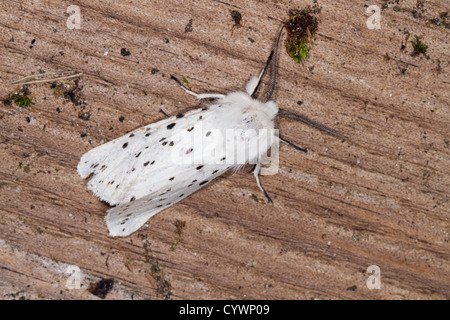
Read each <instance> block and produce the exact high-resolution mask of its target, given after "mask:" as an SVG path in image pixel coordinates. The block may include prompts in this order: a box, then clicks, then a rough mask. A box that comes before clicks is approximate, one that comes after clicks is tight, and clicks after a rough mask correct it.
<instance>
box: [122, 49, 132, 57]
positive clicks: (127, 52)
mask: <svg viewBox="0 0 450 320" xmlns="http://www.w3.org/2000/svg"><path fill="white" fill-rule="evenodd" d="M120 54H121V55H122V57H127V56H129V55H131V52H130V51H129V50H127V49H126V48H122V49H120Z"/></svg>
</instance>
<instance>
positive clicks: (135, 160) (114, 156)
mask: <svg viewBox="0 0 450 320" xmlns="http://www.w3.org/2000/svg"><path fill="white" fill-rule="evenodd" d="M280 35H281V32H280V34H279V35H278V37H277V42H276V45H275V48H274V50H273V51H272V53H271V55H270V57H269V59H268V61H267V64H266V66H265V67H264V68H263V70H262V72H261V73H260V75H259V77H253V78H251V79H250V81H249V82H248V83H247V86H246V90H245V92H231V93H228V94H226V95H223V94H197V93H194V92H192V91H190V90H188V89H186V88H185V87H184V86H182V85H181V83H180V82H179V81H178V80H176V79H175V78H173V79H175V80H176V81H177V82H178V84H180V85H181V87H182V88H183V89H184V90H185V91H186V92H187V93H189V94H192V95H194V96H195V97H196V98H197V99H214V103H213V104H212V105H210V106H209V108H202V109H197V110H193V111H190V112H188V113H186V114H184V115H183V114H179V115H177V116H175V117H170V118H167V119H164V120H161V121H158V122H156V123H152V124H149V125H147V126H144V127H141V128H139V129H136V130H134V131H132V132H131V133H128V134H126V135H124V136H122V137H120V138H117V139H115V140H113V141H110V142H108V143H105V144H103V145H101V146H99V147H96V148H94V149H92V150H90V151H89V152H87V153H86V154H84V155H83V156H82V157H81V159H80V162H79V164H78V168H77V169H78V173H79V175H80V176H81V177H82V178H87V177H89V176H91V179H90V180H89V182H88V189H89V190H91V191H92V192H93V193H94V194H95V195H96V196H97V197H99V198H100V199H101V200H103V201H106V202H107V203H109V204H110V205H111V206H114V207H112V208H111V209H109V210H108V211H107V213H108V214H107V215H106V217H105V222H106V225H107V226H108V229H109V232H110V235H111V236H122V237H125V236H128V235H130V234H131V233H133V232H134V231H136V230H138V229H139V228H140V227H141V226H142V225H143V224H144V223H145V222H147V220H148V219H149V218H150V217H152V216H153V215H155V214H157V213H158V212H160V211H162V210H164V209H166V208H168V207H170V206H172V205H173V204H175V203H177V202H178V201H181V200H182V199H184V198H186V197H187V196H189V195H190V194H192V193H194V192H195V191H197V190H199V189H200V188H202V187H203V186H205V185H206V184H208V183H209V182H211V181H212V180H214V179H215V178H217V177H218V176H220V175H222V174H223V173H225V172H226V171H228V170H229V169H231V168H237V167H239V166H242V165H243V164H245V163H253V164H255V169H254V171H253V173H254V176H255V178H256V181H257V184H258V186H259V188H260V189H261V190H262V191H263V192H264V194H265V195H266V196H267V197H268V195H267V193H266V192H265V191H264V189H263V188H262V186H261V184H260V182H259V177H258V174H259V172H260V169H261V162H262V160H263V157H265V156H266V155H267V151H268V149H269V148H270V147H271V146H272V145H273V143H277V142H278V141H277V137H276V136H275V138H273V137H272V136H270V135H267V134H260V132H261V131H264V130H265V131H268V132H271V131H273V129H274V128H275V122H274V119H275V117H276V116H277V115H282V116H289V117H294V118H296V119H299V120H302V121H305V122H308V121H307V120H305V119H303V118H301V117H299V116H296V115H293V114H287V113H284V114H281V113H278V106H277V105H276V104H275V103H274V102H272V101H268V100H269V99H270V96H271V94H272V91H273V87H272V90H271V92H270V94H269V98H268V99H267V101H266V102H260V101H258V100H256V99H254V97H253V96H254V95H255V93H256V90H257V89H258V87H259V84H260V82H261V79H262V77H263V75H264V73H265V71H266V69H267V67H268V65H269V63H270V61H271V59H272V63H273V70H272V73H273V80H274V78H275V73H274V72H275V60H276V51H277V46H278V42H279V39H280ZM273 84H274V81H273V83H272V85H273ZM308 123H310V122H308ZM310 124H312V125H315V124H314V123H310ZM315 126H317V127H319V128H320V129H324V130H327V129H326V128H323V127H320V126H318V125H315ZM328 131H329V130H328ZM230 132H231V136H230ZM329 132H330V131H329ZM331 133H333V132H331ZM280 139H281V138H280ZM236 141H238V142H241V144H237V145H235V144H233V143H230V142H236ZM282 141H285V140H284V139H282ZM285 142H287V143H289V144H290V145H292V144H291V143H290V142H288V141H285ZM229 145H232V147H229ZM253 146H257V147H256V148H252V147H253ZM293 146H294V145H293ZM235 147H236V148H235ZM294 147H296V146H294ZM296 148H298V147H296ZM298 149H300V148H298ZM252 150H253V151H252ZM255 150H256V151H255ZM300 150H302V149H300ZM303 151H305V150H303ZM236 155H238V156H239V155H240V156H243V161H241V162H236ZM268 199H269V200H270V198H269V197H268Z"/></svg>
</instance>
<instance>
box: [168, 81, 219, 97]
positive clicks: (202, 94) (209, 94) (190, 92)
mask: <svg viewBox="0 0 450 320" xmlns="http://www.w3.org/2000/svg"><path fill="white" fill-rule="evenodd" d="M170 79H172V80H174V81H175V82H176V83H178V85H179V86H180V87H181V89H183V90H184V91H185V92H186V93H189V94H190V95H192V96H194V97H196V98H197V99H199V100H201V99H222V98H224V97H225V95H224V94H220V93H200V94H199V93H195V92H194V91H191V90H189V89H188V88H186V87H185V86H184V85H183V84H182V83H181V82H180V80H178V79H177V78H175V77H174V76H172V75H171V76H170Z"/></svg>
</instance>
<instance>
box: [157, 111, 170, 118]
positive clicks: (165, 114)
mask: <svg viewBox="0 0 450 320" xmlns="http://www.w3.org/2000/svg"><path fill="white" fill-rule="evenodd" d="M159 112H161V113H162V114H163V115H164V116H165V117H166V118H170V116H169V115H168V114H167V113H166V112H165V111H164V110H163V109H159Z"/></svg>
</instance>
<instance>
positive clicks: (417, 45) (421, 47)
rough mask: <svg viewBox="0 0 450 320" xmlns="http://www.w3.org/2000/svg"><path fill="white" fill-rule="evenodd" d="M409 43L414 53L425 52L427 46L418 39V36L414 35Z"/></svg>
mask: <svg viewBox="0 0 450 320" xmlns="http://www.w3.org/2000/svg"><path fill="white" fill-rule="evenodd" d="M411 44H412V47H413V50H414V52H415V53H416V54H420V53H422V54H425V53H426V52H427V49H428V46H427V45H426V44H425V43H423V42H422V41H420V39H419V37H418V36H415V39H414V40H412V41H411Z"/></svg>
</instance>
